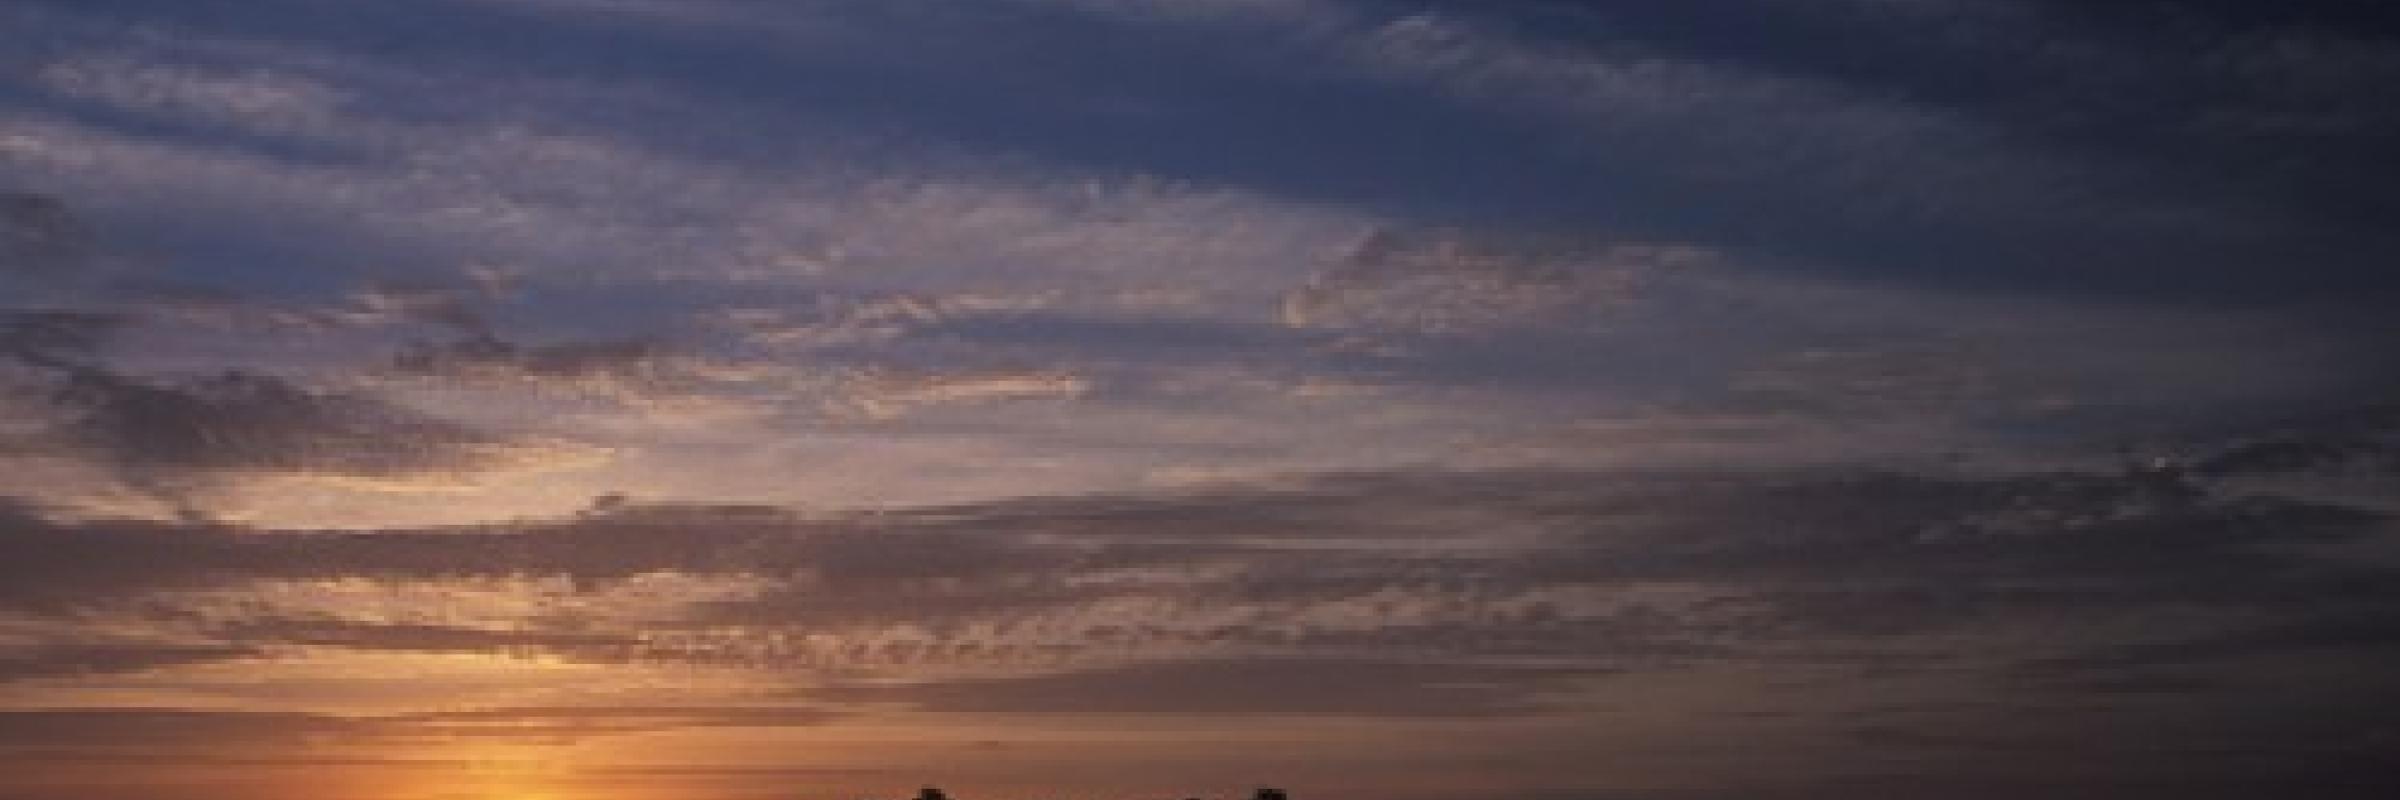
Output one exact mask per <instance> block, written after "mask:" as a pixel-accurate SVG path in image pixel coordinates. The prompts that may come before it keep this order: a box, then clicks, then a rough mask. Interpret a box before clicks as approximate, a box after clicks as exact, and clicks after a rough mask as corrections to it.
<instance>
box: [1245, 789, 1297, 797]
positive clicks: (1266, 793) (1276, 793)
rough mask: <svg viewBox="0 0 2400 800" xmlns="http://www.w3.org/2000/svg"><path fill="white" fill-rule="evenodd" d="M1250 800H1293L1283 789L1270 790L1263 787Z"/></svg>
mask: <svg viewBox="0 0 2400 800" xmlns="http://www.w3.org/2000/svg"><path fill="white" fill-rule="evenodd" d="M1250 800H1292V796H1291V795H1288V794H1284V793H1283V790H1282V789H1270V788H1267V787H1264V786H1261V787H1258V793H1257V794H1253V795H1251V796H1250Z"/></svg>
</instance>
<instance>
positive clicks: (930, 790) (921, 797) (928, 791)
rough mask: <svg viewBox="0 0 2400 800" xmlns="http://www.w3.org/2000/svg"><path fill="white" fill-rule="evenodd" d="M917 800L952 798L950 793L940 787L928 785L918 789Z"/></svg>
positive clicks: (945, 799) (947, 799) (948, 799)
mask: <svg viewBox="0 0 2400 800" xmlns="http://www.w3.org/2000/svg"><path fill="white" fill-rule="evenodd" d="M917 800H950V795H949V794H948V793H945V792H943V791H942V790H940V789H936V788H934V787H931V786H927V787H925V788H923V789H919V790H917Z"/></svg>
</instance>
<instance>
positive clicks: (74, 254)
mask: <svg viewBox="0 0 2400 800" xmlns="http://www.w3.org/2000/svg"><path fill="white" fill-rule="evenodd" d="M91 246H92V233H91V231H90V230H89V229H88V228H86V226H85V225H84V223H83V221H82V220H80V219H79V218H77V216H76V214H75V213H74V212H73V211H71V210H69V209H68V208H67V205H66V203H64V202H62V201H60V200H59V199H57V198H55V197H50V196H48V195H40V194H26V193H18V192H5V193H0V275H26V276H35V277H40V276H45V275H52V274H55V273H62V272H67V271H71V270H73V269H75V267H76V266H77V264H78V262H80V261H82V260H83V259H85V258H87V257H89V256H90V255H91Z"/></svg>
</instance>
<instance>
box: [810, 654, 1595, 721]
mask: <svg viewBox="0 0 2400 800" xmlns="http://www.w3.org/2000/svg"><path fill="white" fill-rule="evenodd" d="M1599 674H1603V673H1602V672H1600V671H1595V670H1590V669H1576V668H1544V667H1508V666H1472V665H1456V664H1419V663H1408V662H1391V661H1373V660H1340V659H1325V660H1311V659H1293V658H1257V659H1242V660H1195V661H1174V662H1164V663H1146V664H1132V665H1125V666H1118V667H1105V668H1099V669H1092V670H1082V671H1075V672H1066V673H1059V674H1051V675H1039V676H1030V677H1014V678H1000V679H981V680H959V681H949V682H942V683H935V684H930V685H919V686H905V685H903V686H848V687H836V688H830V689H820V690H813V691H808V692H805V693H804V696H807V697H809V698H812V699H818V700H827V701H839V702H899V703H906V704H909V705H911V706H913V707H916V708H919V709H923V710H927V711H949V712H962V713H984V714H989V713H1016V714H1264V715H1302V716H1317V715H1337V716H1350V715H1356V716H1368V717H1452V716H1479V715H1507V714H1523V713H1529V712H1537V711H1539V710H1541V709H1542V703H1541V698H1542V696H1543V694H1544V693H1545V691H1555V690H1557V689H1558V688H1559V686H1560V684H1561V683H1562V682H1564V681H1566V680H1568V679H1573V678H1579V677H1580V678H1589V677H1593V676H1596V675H1599Z"/></svg>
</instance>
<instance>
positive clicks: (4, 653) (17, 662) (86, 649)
mask: <svg viewBox="0 0 2400 800" xmlns="http://www.w3.org/2000/svg"><path fill="white" fill-rule="evenodd" d="M261 655H264V653H263V651H260V650H259V649H257V648H255V647H252V646H250V645H247V644H213V643H212V644H158V643H133V644H124V643H120V644H80V643H78V644H65V645H47V646H33V647H22V646H12V645H6V644H0V684H6V683H10V682H14V681H23V680H30V679H39V678H82V677H89V676H94V675H114V674H121V673H133V672H143V671H147V670H152V669H157V668H161V667H174V666H180V665H185V664H201V663H208V662H214V661H227V660H233V659H243V658H257V657H259V656H261Z"/></svg>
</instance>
